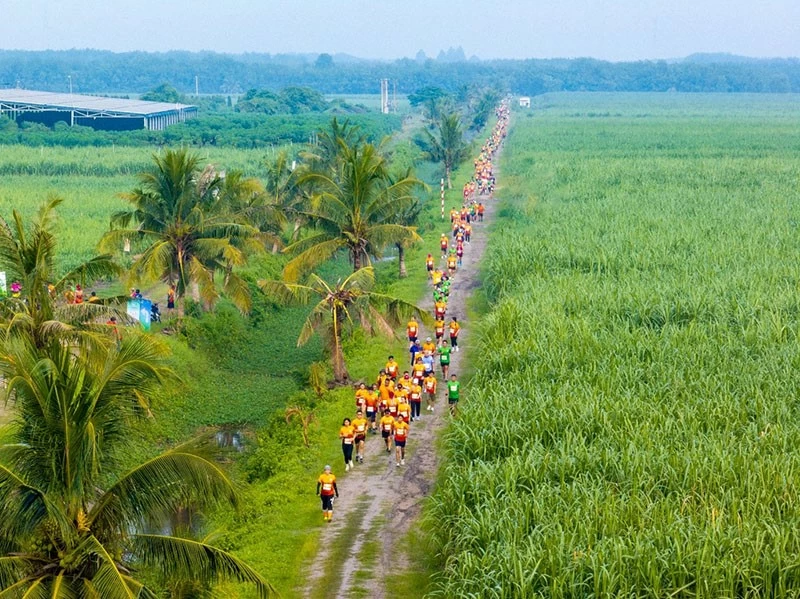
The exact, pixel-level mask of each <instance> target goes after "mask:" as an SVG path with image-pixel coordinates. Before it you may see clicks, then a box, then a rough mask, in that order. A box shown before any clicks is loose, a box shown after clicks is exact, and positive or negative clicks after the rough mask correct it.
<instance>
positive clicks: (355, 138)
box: [300, 117, 366, 172]
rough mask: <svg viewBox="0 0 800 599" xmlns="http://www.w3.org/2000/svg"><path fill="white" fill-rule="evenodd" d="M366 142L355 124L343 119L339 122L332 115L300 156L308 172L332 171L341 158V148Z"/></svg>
mask: <svg viewBox="0 0 800 599" xmlns="http://www.w3.org/2000/svg"><path fill="white" fill-rule="evenodd" d="M365 143H366V138H365V137H364V136H363V135H361V134H360V133H359V128H358V126H357V125H352V124H350V121H349V120H347V119H345V121H344V122H343V123H341V124H339V121H338V120H337V119H336V117H334V118H333V119H331V122H330V125H329V126H328V128H327V129H323V130H321V131H319V132H318V133H317V137H316V143H315V144H314V146H313V147H312V148H311V149H309V150H308V151H306V152H302V153H301V154H300V157H301V158H302V159H303V163H304V164H305V165H306V167H307V170H308V171H309V172H333V171H335V170H336V166H337V164H338V162H339V160H340V159H341V158H342V148H354V147H358V146H361V145H364V144H365Z"/></svg>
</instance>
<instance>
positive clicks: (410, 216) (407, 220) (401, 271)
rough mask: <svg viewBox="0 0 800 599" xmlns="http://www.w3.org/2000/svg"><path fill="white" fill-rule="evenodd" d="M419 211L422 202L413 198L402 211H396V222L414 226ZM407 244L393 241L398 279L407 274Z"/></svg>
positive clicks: (420, 210) (420, 211)
mask: <svg viewBox="0 0 800 599" xmlns="http://www.w3.org/2000/svg"><path fill="white" fill-rule="evenodd" d="M421 213H422V204H421V203H420V202H419V201H418V200H414V201H413V202H412V203H411V204H409V205H408V206H406V207H405V209H404V210H403V211H401V212H398V214H397V222H398V224H401V225H405V226H406V227H416V225H417V221H418V220H419V216H420V214H421ZM407 245H408V243H407V242H397V243H395V247H396V248H397V268H398V272H397V276H398V278H400V279H404V278H405V277H407V276H408V270H407V269H406V247H407Z"/></svg>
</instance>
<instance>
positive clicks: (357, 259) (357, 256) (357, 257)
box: [353, 250, 361, 272]
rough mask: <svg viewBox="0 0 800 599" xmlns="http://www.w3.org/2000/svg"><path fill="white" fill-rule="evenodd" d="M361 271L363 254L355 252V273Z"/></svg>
mask: <svg viewBox="0 0 800 599" xmlns="http://www.w3.org/2000/svg"><path fill="white" fill-rule="evenodd" d="M360 269H361V252H360V251H358V250H353V272H356V271H357V270H360Z"/></svg>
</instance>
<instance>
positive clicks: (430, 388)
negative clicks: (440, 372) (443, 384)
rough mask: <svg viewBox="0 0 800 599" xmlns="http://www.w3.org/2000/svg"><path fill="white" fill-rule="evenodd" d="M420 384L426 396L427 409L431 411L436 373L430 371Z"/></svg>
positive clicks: (434, 395)
mask: <svg viewBox="0 0 800 599" xmlns="http://www.w3.org/2000/svg"><path fill="white" fill-rule="evenodd" d="M422 386H423V388H424V389H425V393H426V394H427V396H428V406H427V408H426V409H427V410H428V411H430V412H433V406H434V404H435V403H436V375H435V374H433V373H430V374H429V375H428V376H426V377H425V378H424V379H423V381H422Z"/></svg>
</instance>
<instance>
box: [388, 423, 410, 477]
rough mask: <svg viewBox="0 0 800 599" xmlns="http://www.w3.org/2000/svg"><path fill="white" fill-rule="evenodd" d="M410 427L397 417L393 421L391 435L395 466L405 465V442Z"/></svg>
mask: <svg viewBox="0 0 800 599" xmlns="http://www.w3.org/2000/svg"><path fill="white" fill-rule="evenodd" d="M409 429H410V427H409V426H408V423H407V422H405V421H403V419H402V418H400V417H398V418H397V419H396V420H395V421H394V427H393V429H392V433H393V434H394V452H395V456H394V457H395V461H396V462H397V463H396V466H405V465H406V440H408V431H409Z"/></svg>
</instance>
